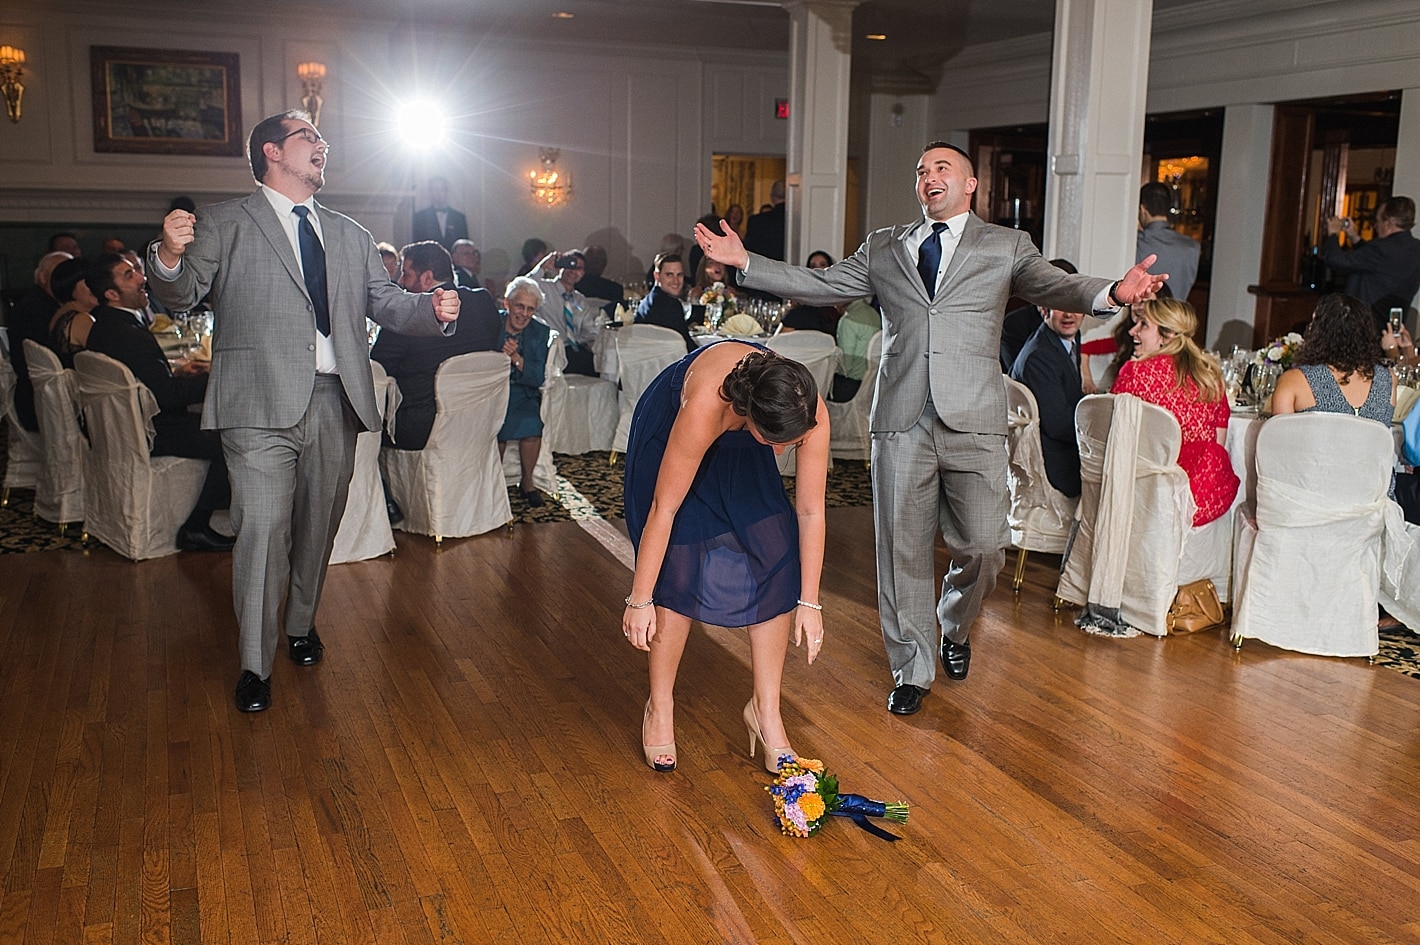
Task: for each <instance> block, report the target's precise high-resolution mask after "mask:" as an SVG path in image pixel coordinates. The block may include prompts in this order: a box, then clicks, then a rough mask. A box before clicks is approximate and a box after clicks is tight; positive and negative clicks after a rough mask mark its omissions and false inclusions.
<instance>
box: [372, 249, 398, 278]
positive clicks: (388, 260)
mask: <svg viewBox="0 0 1420 945" xmlns="http://www.w3.org/2000/svg"><path fill="white" fill-rule="evenodd" d="M375 249H377V250H379V253H380V262H382V263H384V264H385V272H387V273H389V274H390V281H391V282H399V250H397V249H395V248H394V244H393V243H385V242H379V243H376V244H375Z"/></svg>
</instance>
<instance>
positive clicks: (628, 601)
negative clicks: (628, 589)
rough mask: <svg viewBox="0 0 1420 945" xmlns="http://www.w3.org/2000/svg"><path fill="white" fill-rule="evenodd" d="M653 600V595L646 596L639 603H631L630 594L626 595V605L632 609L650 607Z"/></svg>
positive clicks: (654, 600)
mask: <svg viewBox="0 0 1420 945" xmlns="http://www.w3.org/2000/svg"><path fill="white" fill-rule="evenodd" d="M655 602H656V599H655V598H654V597H648V598H646V599H645V600H644V601H642V602H641V603H639V604H633V603H631V595H630V594H627V595H626V606H627V607H630V608H631V609H632V610H645V609H646V608H647V607H650V606H651V605H652V604H654V603H655Z"/></svg>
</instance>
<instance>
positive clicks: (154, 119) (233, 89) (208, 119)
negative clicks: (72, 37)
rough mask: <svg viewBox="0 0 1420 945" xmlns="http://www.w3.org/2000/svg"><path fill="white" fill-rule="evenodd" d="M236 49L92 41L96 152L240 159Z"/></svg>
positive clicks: (239, 84)
mask: <svg viewBox="0 0 1420 945" xmlns="http://www.w3.org/2000/svg"><path fill="white" fill-rule="evenodd" d="M239 60H240V57H239V56H238V55H237V54H236V53H221V52H188V51H184V50H178V49H134V48H130V47H124V46H90V47H89V65H90V74H91V76H92V79H93V104H94V150H95V151H98V152H103V153H119V154H196V155H210V156H220V157H240V156H241V155H242V154H243V153H245V142H244V141H243V140H242V94H241V75H240V71H239V69H240V63H239Z"/></svg>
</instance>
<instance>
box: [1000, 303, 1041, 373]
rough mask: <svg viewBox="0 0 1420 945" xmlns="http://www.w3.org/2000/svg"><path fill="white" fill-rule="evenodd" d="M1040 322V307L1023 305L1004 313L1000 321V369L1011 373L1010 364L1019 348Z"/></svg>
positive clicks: (1013, 362)
mask: <svg viewBox="0 0 1420 945" xmlns="http://www.w3.org/2000/svg"><path fill="white" fill-rule="evenodd" d="M1041 324H1042V322H1041V317H1040V309H1039V308H1038V307H1037V306H1034V305H1023V306H1021V307H1020V308H1015V309H1011V311H1009V312H1007V313H1006V319H1005V321H1003V322H1002V323H1001V370H1003V371H1005V372H1006V373H1007V374H1010V373H1011V365H1013V364H1015V363H1016V358H1018V357H1020V354H1021V349H1022V348H1024V347H1025V346H1026V342H1027V341H1029V340H1030V336H1031V335H1033V334H1035V332H1036V329H1037V328H1039V327H1040V326H1041Z"/></svg>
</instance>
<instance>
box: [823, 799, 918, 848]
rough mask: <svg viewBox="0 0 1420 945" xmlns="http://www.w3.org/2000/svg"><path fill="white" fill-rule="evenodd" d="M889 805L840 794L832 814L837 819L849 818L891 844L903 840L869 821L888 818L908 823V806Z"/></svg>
mask: <svg viewBox="0 0 1420 945" xmlns="http://www.w3.org/2000/svg"><path fill="white" fill-rule="evenodd" d="M891 808H892V809H891V810H890V809H889V805H888V804H885V803H883V802H882V801H875V800H871V799H870V798H866V797H864V796H863V795H861V794H840V795H838V803H837V804H835V805H834V807H833V810H832V811H830V813H832V814H833V816H835V817H847V818H848V819H849V820H851V821H853V823H855V824H857V825H858V826H859V827H861V828H862V829H864V830H866V831H868V833H870V834H872V835H873V836H875V837H878V838H879V839H881V840H887V841H889V842H895V841H898V840H901V839H902V838H901V837H899V836H896V835H895V834H891V833H888V832H887V831H886V830H884V829H883V828H881V827H879V826H878V825H877V824H875V823H873V822H872V821H870V820H868V818H869V817H886V818H888V819H890V820H896V821H897V822H898V823H906V822H907V806H906V805H905V804H894V805H891Z"/></svg>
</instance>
